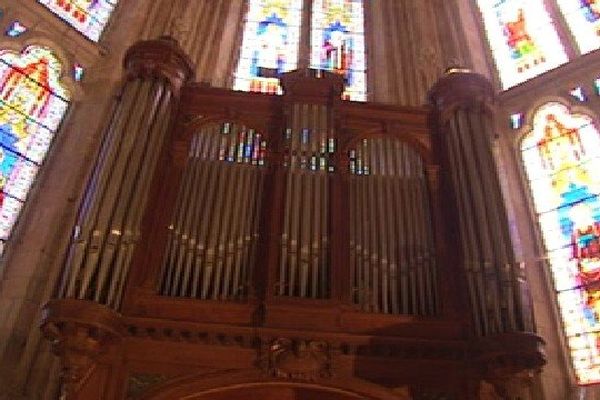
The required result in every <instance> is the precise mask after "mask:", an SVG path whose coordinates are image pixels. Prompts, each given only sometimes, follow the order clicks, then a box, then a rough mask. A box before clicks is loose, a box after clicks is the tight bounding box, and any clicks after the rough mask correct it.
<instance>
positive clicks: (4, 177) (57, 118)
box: [0, 46, 69, 245]
mask: <svg viewBox="0 0 600 400" xmlns="http://www.w3.org/2000/svg"><path fill="white" fill-rule="evenodd" d="M60 74H61V64H60V61H59V60H58V59H57V57H56V56H55V55H54V53H53V52H52V51H51V50H50V49H48V48H46V47H40V46H29V47H27V48H25V50H23V52H22V53H21V54H18V53H15V52H12V51H9V50H3V51H0V244H1V245H3V244H4V242H5V241H6V240H7V239H8V237H9V236H10V233H11V231H12V228H13V225H14V223H15V221H16V219H17V217H18V215H19V212H20V210H21V208H22V206H23V204H24V202H25V200H26V198H27V193H28V191H29V188H30V186H31V184H32V182H33V180H34V179H35V176H36V174H37V171H38V169H39V167H40V164H41V163H42V161H43V160H44V157H45V155H46V152H47V150H48V147H49V146H50V143H51V141H52V139H53V137H54V135H55V133H56V130H57V129H58V126H59V124H60V122H61V120H62V118H63V116H64V114H65V112H66V110H67V107H68V104H69V103H68V102H69V93H68V91H67V90H66V89H65V88H64V87H63V86H62V85H61V84H60V82H59V78H60Z"/></svg>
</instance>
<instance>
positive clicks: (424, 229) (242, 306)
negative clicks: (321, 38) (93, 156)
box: [42, 38, 544, 400]
mask: <svg viewBox="0 0 600 400" xmlns="http://www.w3.org/2000/svg"><path fill="white" fill-rule="evenodd" d="M125 68H126V71H127V76H128V79H127V80H126V82H125V83H124V86H123V92H122V95H121V96H120V98H119V99H118V101H117V102H116V104H115V107H114V110H113V111H112V116H111V118H110V119H109V122H108V123H107V130H106V136H105V140H104V144H103V146H102V149H101V151H100V153H99V156H98V160H97V162H96V165H95V167H94V170H93V173H92V175H91V177H90V181H89V184H88V186H87V188H86V190H85V194H84V196H83V199H82V202H81V206H80V217H79V220H78V222H77V225H76V227H75V229H74V236H73V240H72V241H71V244H70V246H69V249H68V252H67V253H68V255H67V257H66V260H65V268H64V272H63V275H62V279H61V281H60V282H59V283H58V285H57V290H56V294H55V296H54V299H53V300H52V301H50V302H49V303H48V304H47V305H46V307H45V309H44V318H43V321H42V331H43V333H44V335H46V337H48V339H49V340H50V341H51V343H52V345H53V350H54V352H55V353H56V354H57V355H59V356H60V357H61V368H62V379H63V381H62V383H63V396H64V398H65V399H68V400H72V399H92V398H93V399H111V400H113V399H125V398H128V399H179V398H194V399H206V400H210V399H223V398H233V399H236V398H239V399H243V398H250V397H252V398H255V397H265V398H285V399H288V398H289V399H296V398H323V399H338V400H343V399H348V400H349V399H355V398H365V399H380V400H383V399H426V398H427V399H429V398H439V399H441V398H443V399H480V398H481V399H483V398H488V397H485V396H486V395H485V393H488V392H489V391H490V390H492V391H495V392H496V393H497V394H498V395H499V396H502V398H509V399H516V398H521V399H528V397H527V395H526V390H525V389H526V385H525V386H523V384H521V385H520V386H519V385H517V386H515V385H514V382H515V379H516V378H517V377H522V376H529V375H528V374H533V373H535V372H536V371H538V370H539V368H541V367H542V365H543V364H544V356H543V351H542V350H541V347H542V344H543V341H542V340H541V338H539V337H538V336H537V335H536V334H535V332H534V329H535V328H534V325H533V318H532V315H531V309H530V307H529V300H528V294H527V284H526V282H524V279H523V278H522V273H521V271H520V269H519V265H518V264H517V263H516V261H515V257H514V255H513V252H512V248H511V244H510V237H509V232H508V227H507V221H506V216H505V211H504V205H503V201H502V194H501V189H500V184H499V181H498V179H497V176H496V171H495V167H494V160H493V156H492V152H491V146H492V140H493V123H492V121H493V92H492V91H491V90H490V86H489V84H488V83H487V82H486V81H485V79H484V78H483V77H481V76H478V75H476V74H472V73H468V72H464V71H463V72H455V73H451V74H449V75H448V76H445V77H443V78H441V79H440V81H439V82H438V84H436V86H435V87H434V88H433V89H432V92H431V106H428V107H425V106H424V107H394V106H387V105H383V104H372V103H355V102H349V101H343V100H342V99H341V96H342V91H343V78H342V77H341V76H339V75H336V74H332V73H328V72H323V71H314V70H298V71H293V72H290V73H287V74H284V75H282V76H281V77H280V81H281V88H282V92H283V95H282V96H276V95H268V94H261V93H240V92H233V91H229V90H225V89H217V88H211V87H207V86H206V85H202V84H195V83H193V82H192V81H191V80H192V77H191V71H192V70H193V69H192V66H191V65H190V63H189V61H188V59H187V57H186V56H185V54H184V53H183V51H182V50H181V49H180V48H179V47H178V46H177V44H176V43H174V42H173V41H172V40H170V39H167V38H163V39H159V40H154V41H146V42H140V43H138V44H136V45H135V46H133V47H132V48H131V49H130V50H129V52H128V54H127V56H126V60H125ZM519 382H521V381H519ZM490 387H491V388H492V389H490ZM515 387H518V388H517V389H515ZM523 388H525V389H523ZM392 389H394V390H392ZM524 390H525V391H524ZM236 391H237V392H236ZM524 393H525V394H524Z"/></svg>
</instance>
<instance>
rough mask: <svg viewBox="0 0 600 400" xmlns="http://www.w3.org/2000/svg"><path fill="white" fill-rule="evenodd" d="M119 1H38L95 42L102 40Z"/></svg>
mask: <svg viewBox="0 0 600 400" xmlns="http://www.w3.org/2000/svg"><path fill="white" fill-rule="evenodd" d="M118 1H119V0H38V2H39V3H41V4H43V5H44V6H45V7H46V8H48V9H49V10H50V11H52V12H53V13H54V14H56V15H58V16H59V17H60V18H61V19H62V20H64V21H65V22H66V23H68V24H69V25H71V26H72V27H73V28H75V29H77V30H78V31H79V32H81V34H83V35H84V36H85V37H87V38H88V39H90V40H93V41H94V42H97V41H98V40H99V39H100V35H101V34H102V31H103V30H104V27H105V26H106V24H107V23H108V20H109V19H110V15H111V14H112V12H113V10H114V9H115V7H116V6H117V2H118Z"/></svg>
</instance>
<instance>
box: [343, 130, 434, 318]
mask: <svg viewBox="0 0 600 400" xmlns="http://www.w3.org/2000/svg"><path fill="white" fill-rule="evenodd" d="M348 156H349V169H350V176H349V182H348V183H349V192H350V195H349V203H350V213H349V219H348V224H349V226H350V229H349V232H350V235H349V242H350V265H351V266H352V291H353V300H354V303H355V304H358V305H360V306H361V308H362V310H364V311H367V312H381V313H386V314H414V315H435V314H436V310H437V306H436V302H437V300H436V299H437V285H438V282H437V278H436V272H435V268H436V267H435V259H436V257H435V247H434V243H433V234H432V225H431V215H430V204H429V193H428V189H427V179H426V177H425V173H424V166H423V160H422V158H421V156H420V155H419V154H418V152H416V151H415V150H414V149H413V148H411V147H410V146H408V145H407V144H406V143H403V142H402V141H400V140H397V139H391V138H385V137H379V138H373V139H363V140H362V141H360V142H359V143H358V144H357V146H356V148H354V149H352V150H350V152H349V155H348Z"/></svg>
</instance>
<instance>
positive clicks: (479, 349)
mask: <svg viewBox="0 0 600 400" xmlns="http://www.w3.org/2000/svg"><path fill="white" fill-rule="evenodd" d="M430 101H431V104H432V106H433V112H434V118H433V119H434V121H435V124H436V127H435V128H436V129H437V132H436V134H437V143H438V147H439V148H438V151H439V154H440V156H441V157H442V160H443V162H442V165H443V171H442V179H444V180H445V186H446V188H447V190H448V192H449V195H450V196H451V198H452V200H453V201H452V202H449V207H448V210H447V216H448V218H447V223H448V224H449V226H450V227H452V228H453V229H449V230H448V231H449V232H453V235H452V236H453V237H451V238H448V239H449V240H451V241H452V245H453V246H456V248H457V250H458V252H459V257H457V259H458V260H459V266H458V267H457V271H460V272H462V274H463V276H464V278H465V281H466V287H467V288H468V297H469V303H470V311H471V312H470V314H471V326H472V334H473V335H474V337H475V339H474V340H473V342H472V351H473V354H472V357H473V359H474V360H475V364H476V368H477V371H476V372H474V373H475V374H476V375H477V376H479V377H483V378H485V379H487V380H488V381H493V382H500V381H502V382H504V383H506V382H508V381H509V378H510V379H512V378H513V377H514V374H516V373H517V372H522V371H531V370H533V369H537V368H539V367H541V366H542V365H543V364H544V362H545V360H544V357H543V353H542V352H541V350H540V346H541V344H542V343H543V342H542V340H541V339H540V338H539V337H538V336H536V335H535V334H534V333H533V331H534V325H533V318H532V311H531V302H530V297H529V293H528V289H527V286H526V283H525V280H524V274H523V271H522V269H521V266H520V265H519V264H518V263H516V261H515V256H514V252H513V248H512V242H511V238H510V235H509V228H508V219H507V215H506V209H505V205H504V198H503V196H502V191H501V187H500V181H499V177H498V173H497V169H496V165H495V160H494V156H493V152H492V145H493V138H494V131H495V129H494V121H493V118H494V90H493V87H492V85H491V84H490V83H489V81H488V80H487V79H486V78H484V77H483V76H481V75H479V74H474V73H471V72H470V71H467V70H460V69H456V70H452V71H450V72H448V73H447V74H446V75H445V76H444V77H442V78H441V79H440V80H439V81H438V82H437V83H436V85H435V86H434V87H433V89H432V90H431V92H430ZM504 383H503V384H504ZM502 391H506V388H503V389H502Z"/></svg>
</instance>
